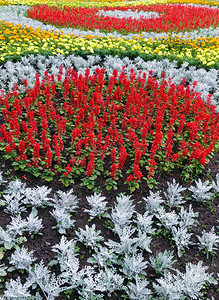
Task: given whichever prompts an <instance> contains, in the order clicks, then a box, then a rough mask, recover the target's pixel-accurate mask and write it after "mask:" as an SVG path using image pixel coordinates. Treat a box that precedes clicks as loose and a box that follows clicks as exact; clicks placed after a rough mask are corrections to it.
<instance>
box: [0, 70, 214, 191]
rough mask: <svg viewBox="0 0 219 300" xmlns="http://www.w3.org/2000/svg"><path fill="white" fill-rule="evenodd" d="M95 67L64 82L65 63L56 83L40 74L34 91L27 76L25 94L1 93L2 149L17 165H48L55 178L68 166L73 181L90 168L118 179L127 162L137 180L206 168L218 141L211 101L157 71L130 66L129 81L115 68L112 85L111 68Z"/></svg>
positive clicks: (50, 175) (36, 169)
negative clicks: (176, 169)
mask: <svg viewBox="0 0 219 300" xmlns="http://www.w3.org/2000/svg"><path fill="white" fill-rule="evenodd" d="M89 72H90V71H89V69H87V71H86V73H85V76H82V75H81V74H80V75H79V74H78V73H77V72H75V71H74V70H71V69H69V70H68V72H67V76H66V78H65V80H64V84H62V83H61V76H62V75H63V72H62V67H60V72H59V74H58V75H57V79H58V83H57V84H55V82H54V76H53V75H51V76H50V75H48V73H47V72H46V74H45V80H44V81H43V82H42V83H41V84H40V81H39V75H38V74H37V76H36V84H35V86H34V88H33V89H29V88H28V85H27V82H26V81H25V80H24V84H25V86H26V91H25V95H22V97H21V96H20V95H19V91H18V90H13V91H12V92H10V93H9V94H7V95H2V96H1V98H0V100H1V101H0V104H1V112H2V115H3V118H4V124H3V125H1V126H0V142H1V150H4V151H5V152H6V153H7V154H6V155H5V156H4V157H5V159H10V160H15V161H14V162H13V163H12V164H13V165H14V167H15V169H21V170H26V171H29V172H31V173H33V174H35V175H36V173H37V174H38V176H39V174H40V171H41V172H43V170H45V172H44V173H43V174H44V176H45V179H48V180H52V178H53V176H54V175H55V174H58V173H61V174H63V170H64V174H63V175H64V177H63V180H62V181H63V182H64V183H65V184H66V185H68V184H69V183H70V182H72V181H73V178H75V177H79V178H80V177H81V176H82V177H84V173H85V175H86V176H87V177H91V176H92V175H93V174H94V175H95V176H96V177H97V176H98V175H101V176H105V177H109V175H110V177H111V179H113V180H115V179H118V176H122V171H123V167H124V165H125V164H126V169H127V168H128V171H127V173H128V174H129V173H130V175H129V176H128V177H127V176H125V175H124V174H123V176H122V177H125V179H126V181H127V182H129V183H130V185H132V183H133V182H135V183H138V182H140V181H141V179H142V177H143V174H144V175H145V176H146V177H148V178H150V177H152V176H154V174H155V171H156V170H157V171H158V172H163V171H167V172H170V171H171V170H172V169H173V168H174V166H175V165H177V166H178V167H181V168H186V169H188V167H190V168H191V169H193V168H194V167H195V168H197V163H198V164H201V165H203V166H204V165H205V163H206V162H207V157H208V156H209V154H210V153H211V152H212V151H213V150H214V145H215V143H217V141H218V140H219V134H218V132H219V114H218V113H216V112H215V107H214V106H211V105H210V102H209V100H210V99H209V100H207V101H206V102H204V101H203V100H202V99H201V98H200V96H198V95H197V94H196V93H194V92H193V91H192V90H190V88H189V87H187V88H186V89H185V87H184V83H182V84H181V85H178V86H176V85H174V84H171V82H170V81H169V82H168V81H166V80H165V78H164V76H165V75H164V74H163V80H162V83H160V84H159V83H158V82H157V81H156V80H155V79H154V78H153V77H152V73H151V74H150V76H149V78H146V74H144V73H143V74H142V75H141V76H138V77H137V78H136V74H135V73H134V72H133V71H131V73H130V74H129V76H130V79H128V78H127V76H126V75H125V73H124V72H122V73H121V74H120V76H118V72H117V71H116V70H114V72H113V75H112V76H111V77H110V78H109V79H108V80H107V82H108V84H107V82H105V80H104V69H102V70H99V69H98V68H97V69H96V72H95V74H94V75H89ZM17 89H18V87H17ZM145 169H146V170H147V172H146V173H145ZM103 171H104V172H103ZM146 177H145V179H146ZM66 179H67V180H66ZM111 179H110V180H111Z"/></svg>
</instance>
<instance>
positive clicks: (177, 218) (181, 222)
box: [0, 182, 219, 300]
mask: <svg viewBox="0 0 219 300" xmlns="http://www.w3.org/2000/svg"><path fill="white" fill-rule="evenodd" d="M205 184H206V183H205ZM205 184H204V189H205V196H206V194H207V197H210V195H212V194H211V191H210V189H209V186H210V185H209V183H207V185H205ZM212 186H214V184H213V185H212ZM216 186H217V184H216ZM168 188H169V191H167V193H166V194H164V195H165V198H166V199H169V200H168V201H169V206H171V207H173V206H174V205H175V204H177V206H178V204H182V203H183V200H182V199H181V198H180V197H181V194H180V193H181V192H182V191H183V190H184V189H183V190H182V188H181V187H180V186H178V185H177V184H176V183H175V182H173V183H172V184H169V185H168ZM196 188H197V187H192V188H191V189H190V191H191V192H192V193H193V195H196V196H197V194H199V192H197V191H196V190H195V189H196ZM201 188H202V189H203V187H201ZM19 189H20V191H19ZM171 189H173V192H171ZM198 189H200V188H198ZM12 190H13V192H12ZM31 190H32V189H30V190H28V189H26V187H25V185H23V184H22V183H20V182H15V184H14V185H13V184H11V185H10V187H9V188H8V189H7V195H10V196H13V197H17V196H18V199H19V201H18V205H17V210H16V211H13V210H11V211H10V213H11V214H12V218H11V222H10V223H9V224H8V225H7V226H6V230H4V229H3V228H1V227H0V244H2V245H3V246H4V249H12V248H13V247H15V250H14V251H13V253H12V255H11V260H10V263H11V265H13V266H15V267H16V268H18V269H23V270H26V272H27V273H28V277H27V278H26V282H24V283H23V281H22V283H21V280H20V278H19V277H18V278H17V280H10V281H9V282H7V283H6V289H5V291H4V296H5V298H6V299H16V298H17V299H19V300H22V299H28V300H40V299H42V298H41V296H40V295H39V293H36V294H35V296H31V295H30V291H31V294H32V292H33V293H34V292H35V290H36V289H40V290H41V292H40V293H43V299H46V300H53V299H55V298H56V297H58V296H60V294H61V293H62V292H64V291H66V290H70V289H75V290H77V292H78V293H79V295H80V296H79V299H80V300H82V299H83V300H84V299H89V300H91V299H95V300H97V299H103V296H104V294H103V293H107V294H108V296H109V297H110V296H111V294H112V292H114V291H116V290H122V291H124V292H126V294H127V296H128V297H129V299H142V300H151V299H168V300H172V299H177V300H178V299H180V300H182V299H200V297H201V295H202V290H203V288H204V286H205V284H206V283H215V281H214V280H213V279H212V277H211V274H208V273H207V272H206V267H203V266H202V263H201V262H200V263H198V265H193V264H187V265H186V271H185V272H184V273H183V272H179V271H178V270H177V269H173V264H174V263H175V262H176V261H175V260H174V256H173V252H170V251H166V250H165V251H164V252H160V253H157V255H156V256H154V255H151V256H150V257H149V258H148V260H145V257H144V256H143V253H144V252H143V251H142V250H145V251H147V252H149V253H152V249H151V248H152V247H151V242H152V240H153V235H154V234H156V225H160V226H162V227H163V228H164V229H165V230H166V231H167V232H168V234H169V235H170V236H172V239H173V240H174V242H175V244H176V247H177V251H178V256H181V255H182V254H183V252H184V251H185V249H186V248H187V247H188V246H189V245H190V244H191V236H192V233H190V232H189V230H188V229H191V228H192V226H193V225H194V224H195V222H196V217H197V216H198V214H197V213H195V212H194V211H193V209H192V206H191V205H190V206H189V208H188V209H187V210H186V209H185V208H184V207H183V206H181V209H180V210H179V209H178V208H176V209H174V210H173V209H172V211H168V212H167V211H166V210H165V207H164V205H163V206H161V205H162V204H163V202H164V200H163V199H162V198H161V197H160V195H159V193H158V192H157V193H152V192H150V194H149V196H148V197H147V198H144V200H145V204H146V205H145V206H146V212H144V213H143V214H140V213H137V212H136V211H135V209H134V205H133V201H132V200H131V199H130V198H131V197H130V196H124V195H120V196H118V197H117V198H116V200H117V201H116V204H115V208H114V209H112V212H111V213H110V214H109V215H108V216H107V217H108V218H110V220H111V221H112V222H113V223H114V228H113V229H111V228H110V227H109V230H112V239H108V240H104V238H103V236H102V232H101V231H100V230H97V229H96V226H95V224H93V225H92V226H90V227H89V226H88V225H86V226H85V229H82V228H79V230H76V231H75V233H76V238H75V239H72V240H68V239H67V237H65V236H64V235H63V234H65V233H66V230H67V229H69V228H70V227H72V226H73V224H74V220H71V213H73V212H74V211H75V209H76V208H77V202H78V199H77V197H76V196H74V195H73V191H72V190H71V191H69V192H66V193H64V192H61V191H59V192H58V193H57V194H56V196H55V197H54V198H49V190H48V189H46V188H43V189H42V190H41V191H40V189H39V190H38V189H35V191H37V192H36V193H35V196H33V195H32V196H30V192H31ZM209 193H210V194H209ZM27 195H29V196H27ZM36 195H37V196H36ZM95 197H96V199H95ZM87 198H88V197H87ZM199 198H200V196H199ZM28 199H29V200H28ZM30 199H32V200H30ZM87 200H88V202H89V203H90V206H91V209H90V210H89V214H90V216H91V218H94V217H95V216H99V215H102V214H103V213H104V212H105V208H106V202H105V201H104V200H105V197H102V196H101V195H100V194H94V195H93V196H91V198H90V199H89V198H88V199H87ZM173 203H175V204H174V205H173ZM26 204H28V205H31V206H32V211H31V213H30V214H29V215H28V216H27V217H26V218H22V216H23V214H22V213H21V212H20V209H21V210H22V209H24V208H25V207H24V206H23V205H26ZM44 205H49V206H51V205H52V206H53V208H54V209H53V211H52V212H51V214H52V215H53V216H54V217H55V219H56V221H57V226H56V228H58V230H59V233H61V234H62V236H61V239H60V242H59V243H58V244H56V245H54V246H52V251H53V252H55V257H54V259H52V261H51V262H50V264H49V266H50V267H52V266H53V265H56V266H57V267H58V268H59V269H60V274H59V275H56V274H55V272H53V271H51V270H50V269H49V268H48V267H47V266H45V265H44V263H43V262H42V261H41V262H40V263H35V264H34V261H35V258H34V257H33V252H32V251H30V252H29V251H28V250H27V249H26V248H24V247H18V244H19V243H20V240H19V239H20V238H22V235H23V234H24V233H25V232H28V233H31V234H32V233H34V234H36V233H39V231H40V230H41V229H42V226H43V225H42V220H41V219H39V217H38V216H37V213H38V212H37V210H36V208H35V207H36V206H38V207H40V206H44ZM6 207H10V206H8V204H7V205H6ZM8 212H9V211H8ZM104 217H106V216H104ZM155 223H156V225H155ZM154 225H155V226H154ZM114 235H115V236H116V240H114V239H113V236H114ZM198 239H199V247H200V248H201V249H207V251H209V252H211V251H212V252H214V251H215V250H216V248H217V246H218V243H219V239H218V236H217V235H216V234H215V232H214V229H213V228H212V230H211V231H210V232H209V233H208V232H205V231H204V232H203V235H202V236H201V237H198ZM103 241H104V243H101V242H103ZM78 242H80V243H83V244H84V245H85V246H89V247H91V248H92V254H91V255H90V257H89V258H88V260H87V261H88V262H89V263H90V264H92V266H86V267H84V268H83V269H81V268H80V259H79V254H80V250H79V246H80V243H78ZM148 264H150V266H152V267H153V268H154V269H155V271H156V272H157V273H160V275H161V277H160V278H159V279H157V283H154V284H153V289H152V290H150V289H149V288H147V286H148V281H147V280H146V276H147V267H148ZM6 270H7V267H5V266H4V265H1V266H0V273H1V272H2V276H4V275H5V273H6ZM170 270H171V272H170ZM7 271H8V270H7ZM172 271H174V272H172ZM121 274H123V275H121ZM125 279H128V280H129V282H128V284H125V285H124V282H125ZM22 293H23V294H22ZM157 297H158V298H157Z"/></svg>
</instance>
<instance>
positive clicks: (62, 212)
mask: <svg viewBox="0 0 219 300" xmlns="http://www.w3.org/2000/svg"><path fill="white" fill-rule="evenodd" d="M51 215H52V216H53V217H54V218H55V219H56V222H57V225H56V226H55V227H56V228H58V231H59V233H60V234H65V233H66V230H67V229H70V228H71V227H72V226H73V225H74V223H75V220H72V219H71V214H70V213H69V212H68V211H66V209H65V208H56V209H54V210H53V211H52V212H51Z"/></svg>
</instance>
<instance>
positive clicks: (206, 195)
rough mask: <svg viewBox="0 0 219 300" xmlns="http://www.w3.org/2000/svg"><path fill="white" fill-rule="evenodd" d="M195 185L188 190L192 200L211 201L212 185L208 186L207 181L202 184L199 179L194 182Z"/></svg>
mask: <svg viewBox="0 0 219 300" xmlns="http://www.w3.org/2000/svg"><path fill="white" fill-rule="evenodd" d="M195 184H196V185H195V186H190V187H189V188H188V190H189V191H191V192H192V197H193V199H194V200H195V201H198V202H202V201H206V200H211V197H212V196H213V193H212V192H210V190H211V189H212V188H213V185H212V184H210V182H209V180H206V181H204V182H202V181H201V179H200V178H199V179H198V180H196V181H195Z"/></svg>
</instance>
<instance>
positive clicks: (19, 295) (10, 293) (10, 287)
mask: <svg viewBox="0 0 219 300" xmlns="http://www.w3.org/2000/svg"><path fill="white" fill-rule="evenodd" d="M5 285H6V290H5V291H4V295H5V297H6V299H7V300H14V299H18V300H26V299H28V297H30V296H31V294H30V290H29V288H30V286H31V282H29V281H27V282H25V283H24V284H22V283H21V279H20V277H18V278H17V279H16V280H13V279H11V280H10V281H9V282H6V284H5Z"/></svg>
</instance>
